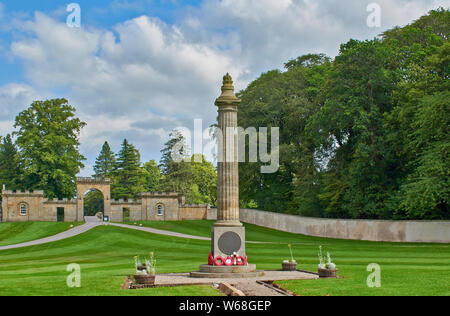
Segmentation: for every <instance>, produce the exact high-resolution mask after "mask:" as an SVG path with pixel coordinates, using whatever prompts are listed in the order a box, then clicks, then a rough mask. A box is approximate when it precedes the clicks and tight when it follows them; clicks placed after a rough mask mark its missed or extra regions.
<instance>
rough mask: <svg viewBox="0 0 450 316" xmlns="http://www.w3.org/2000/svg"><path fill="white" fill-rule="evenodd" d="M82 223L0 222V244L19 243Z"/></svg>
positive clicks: (56, 232)
mask: <svg viewBox="0 0 450 316" xmlns="http://www.w3.org/2000/svg"><path fill="white" fill-rule="evenodd" d="M80 224H82V223H59V222H25V223H0V246H8V245H14V244H19V243H23V242H27V241H32V240H36V239H41V238H45V237H49V236H53V235H56V234H59V233H61V232H63V231H66V230H68V229H70V228H71V227H70V225H73V226H74V227H75V226H77V225H80Z"/></svg>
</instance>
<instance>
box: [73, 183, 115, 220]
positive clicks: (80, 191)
mask: <svg viewBox="0 0 450 316" xmlns="http://www.w3.org/2000/svg"><path fill="white" fill-rule="evenodd" d="M91 190H98V191H100V192H101V193H102V194H103V205H104V215H105V216H108V217H109V218H111V180H110V179H108V178H105V179H99V178H77V220H78V221H79V222H81V221H83V220H84V197H85V194H86V192H88V191H91Z"/></svg>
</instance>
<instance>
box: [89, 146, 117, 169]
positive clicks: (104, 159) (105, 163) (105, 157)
mask: <svg viewBox="0 0 450 316" xmlns="http://www.w3.org/2000/svg"><path fill="white" fill-rule="evenodd" d="M115 166H116V157H115V155H114V153H113V152H112V150H111V147H109V144H108V142H105V143H104V144H103V147H102V150H101V151H100V154H99V156H98V157H97V159H96V161H95V165H94V172H95V174H94V177H96V178H109V177H111V175H112V173H113V171H114V168H115Z"/></svg>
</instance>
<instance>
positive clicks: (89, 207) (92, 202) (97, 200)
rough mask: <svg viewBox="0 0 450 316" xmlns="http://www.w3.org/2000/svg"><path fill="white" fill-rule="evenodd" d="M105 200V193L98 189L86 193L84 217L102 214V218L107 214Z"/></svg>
mask: <svg viewBox="0 0 450 316" xmlns="http://www.w3.org/2000/svg"><path fill="white" fill-rule="evenodd" d="M104 200H105V198H104V197H103V193H102V192H101V191H99V190H97V189H91V190H88V191H86V193H85V194H84V198H83V216H85V217H86V216H97V215H98V214H99V213H101V214H102V216H101V218H102V219H103V215H104V214H105V201H104Z"/></svg>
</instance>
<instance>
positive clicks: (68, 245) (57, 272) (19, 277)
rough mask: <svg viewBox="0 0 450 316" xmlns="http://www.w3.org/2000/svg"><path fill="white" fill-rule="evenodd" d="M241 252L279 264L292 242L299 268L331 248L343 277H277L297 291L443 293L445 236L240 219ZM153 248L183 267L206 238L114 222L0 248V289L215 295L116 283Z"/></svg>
mask: <svg viewBox="0 0 450 316" xmlns="http://www.w3.org/2000/svg"><path fill="white" fill-rule="evenodd" d="M212 223H213V222H208V221H194V222H170V223H167V222H166V223H164V222H158V223H150V222H145V223H143V224H144V225H145V226H151V227H155V228H158V229H165V230H172V231H177V232H181V233H186V234H191V235H199V236H209V234H210V229H211V225H212ZM246 228H247V239H248V240H254V241H264V242H270V243H268V244H252V243H248V244H247V255H248V257H249V261H250V262H251V263H256V264H257V267H258V269H267V270H270V269H279V268H280V267H281V261H282V260H283V259H288V258H289V257H290V254H289V249H288V247H287V244H288V243H291V244H292V249H293V253H294V257H295V259H296V260H297V261H298V263H299V268H301V269H304V270H309V271H315V270H317V261H318V259H317V252H318V246H319V245H322V246H323V248H324V251H325V252H326V251H330V252H331V254H332V257H333V259H334V261H335V263H336V264H337V265H338V268H339V275H341V276H342V277H343V278H342V279H328V280H311V281H305V280H300V281H283V282H278V283H279V284H280V285H281V286H282V287H284V288H288V289H290V290H292V291H294V292H296V293H298V294H300V295H450V288H449V284H450V266H449V263H450V248H449V245H448V244H398V243H375V242H367V241H348V240H336V239H325V238H317V237H308V236H302V235H295V234H290V233H285V232H279V231H274V230H270V229H266V228H262V227H257V226H254V225H246ZM149 251H154V252H155V254H156V257H157V260H158V269H157V272H158V273H169V272H190V271H194V270H197V269H198V266H199V265H200V264H204V263H206V261H207V256H208V254H209V251H210V242H208V241H201V240H200V241H199V240H190V239H182V238H176V237H169V236H159V235H154V234H149V233H146V232H141V231H134V230H130V229H125V228H119V227H113V226H101V227H97V228H95V229H93V230H91V231H88V232H87V233H85V234H82V235H79V236H76V237H73V238H70V239H66V240H62V241H58V242H55V243H50V244H46V245H40V246H33V247H27V248H22V249H14V250H7V251H0V295H180V294H181V295H188V296H189V295H201V296H207V295H217V294H220V293H218V292H217V291H216V290H214V289H212V288H211V287H208V286H206V287H187V288H184V289H181V288H164V289H161V288H157V289H146V290H137V291H126V290H120V286H121V284H122V282H123V280H124V278H125V276H127V275H130V274H132V273H133V272H134V265H133V256H135V255H141V256H145V255H146V254H147V253H148V252H149ZM70 263H78V264H80V266H81V269H82V287H81V288H68V287H67V286H66V278H67V276H68V275H69V274H70V272H67V271H66V267H67V265H68V264H70ZM370 263H378V264H379V265H380V266H381V288H369V287H367V285H366V279H367V277H368V275H369V274H370V272H367V271H366V267H367V265H368V264H370Z"/></svg>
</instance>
